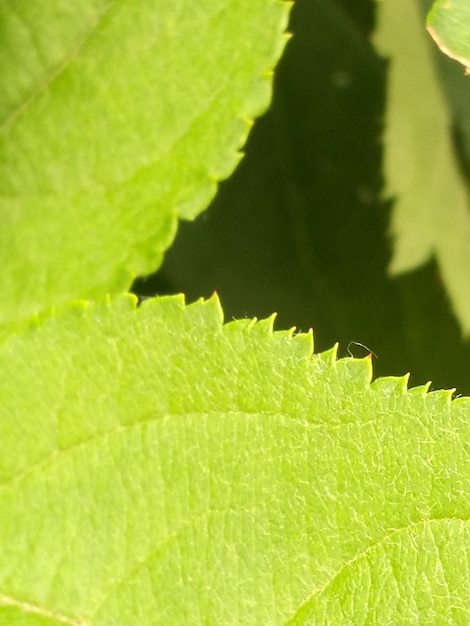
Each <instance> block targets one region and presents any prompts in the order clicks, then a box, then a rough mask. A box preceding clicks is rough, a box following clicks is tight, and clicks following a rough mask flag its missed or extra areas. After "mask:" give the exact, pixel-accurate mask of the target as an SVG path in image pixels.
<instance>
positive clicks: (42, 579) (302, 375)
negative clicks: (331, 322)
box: [0, 297, 470, 626]
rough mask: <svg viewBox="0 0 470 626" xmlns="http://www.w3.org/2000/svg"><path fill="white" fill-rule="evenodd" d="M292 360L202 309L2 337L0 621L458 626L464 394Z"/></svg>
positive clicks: (355, 368)
mask: <svg viewBox="0 0 470 626" xmlns="http://www.w3.org/2000/svg"><path fill="white" fill-rule="evenodd" d="M77 338H80V339H77ZM311 351H312V337H311V335H293V334H292V332H275V333H273V332H272V319H270V320H265V321H262V322H259V323H256V324H255V323H254V321H252V320H242V321H236V322H232V323H230V324H227V325H225V326H222V314H221V310H220V306H219V304H218V301H217V299H216V298H215V297H214V298H212V299H211V300H210V301H207V302H198V303H196V304H194V305H191V306H189V307H187V308H186V307H185V306H184V303H183V300H182V298H181V297H172V298H162V299H155V300H148V301H146V302H144V303H143V304H142V306H141V307H140V308H139V309H137V310H136V309H135V301H134V300H133V299H132V298H129V297H122V298H120V299H118V300H113V301H110V302H106V303H102V304H98V305H86V304H83V305H77V306H75V307H74V308H71V309H68V310H65V311H63V312H62V313H60V314H57V315H56V316H52V317H49V318H47V317H46V318H44V319H42V320H41V321H39V322H38V323H36V324H35V325H30V326H29V327H27V328H25V329H24V330H23V331H22V332H21V333H18V334H16V335H12V336H10V337H9V338H8V339H7V340H5V341H4V342H3V343H2V345H1V346H0V368H1V372H0V373H1V377H0V481H1V485H0V507H1V510H2V515H1V516H0V542H1V549H2V559H1V561H0V623H1V620H2V619H3V623H8V624H9V626H19V625H20V624H21V625H23V624H28V625H29V624H31V626H32V625H33V624H49V623H50V624H57V625H59V624H63V623H65V624H75V625H78V624H81V625H85V626H91V625H93V626H97V625H100V626H101V625H111V624H119V625H125V626H132V625H133V624H135V625H136V626H137V625H139V626H141V625H142V624H145V625H146V626H147V625H149V626H151V625H152V624H207V623H210V624H224V623H237V624H283V623H292V624H303V623H315V624H322V623H324V624H327V623H328V624H331V623H354V624H360V623H378V624H382V623H442V624H448V623H462V624H463V623H467V622H468V617H469V612H468V607H469V606H470V591H469V589H470V585H469V580H468V572H469V563H468V557H467V555H468V554H469V553H470V552H469V548H470V537H469V533H468V518H469V514H470V505H469V502H470V493H469V491H470V488H469V485H470V469H469V465H468V457H469V452H470V450H469V442H470V404H469V402H468V399H465V400H464V399H459V400H455V401H453V402H452V403H451V402H450V398H451V392H436V393H432V394H427V393H426V388H417V389H413V390H411V391H407V390H406V378H401V379H392V378H389V379H379V380H377V381H376V382H374V383H373V384H372V385H371V384H370V379H371V361H370V359H363V360H355V359H350V358H347V359H343V360H340V361H336V359H335V351H334V350H332V351H329V352H327V353H324V354H320V355H316V356H312V355H311Z"/></svg>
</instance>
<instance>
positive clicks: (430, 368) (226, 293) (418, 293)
mask: <svg viewBox="0 0 470 626" xmlns="http://www.w3.org/2000/svg"><path fill="white" fill-rule="evenodd" d="M424 5H425V3H424V1H423V6H422V7H421V8H422V9H423V11H424V10H425V9H426V8H429V6H427V7H426V6H424ZM427 5H429V2H428V3H427ZM375 8H376V7H375V3H374V2H371V1H369V0H361V1H357V2H354V3H350V2H347V1H346V0H344V1H340V0H330V1H329V2H328V3H325V2H323V1H321V0H297V1H296V2H295V5H294V8H293V11H292V14H291V23H290V29H291V31H292V32H293V34H294V37H293V39H292V40H291V42H290V43H289V46H288V47H287V50H286V52H285V54H284V56H283V58H282V60H281V63H280V65H279V67H278V70H277V73H276V77H275V92H274V100H273V103H272V106H271V108H270V110H269V112H268V113H267V114H266V115H265V116H264V117H263V118H262V119H261V120H259V121H258V122H257V123H256V124H255V127H254V130H253V133H252V134H251V136H250V138H249V141H248V144H247V146H246V150H245V152H246V156H245V158H244V160H243V161H242V163H241V165H240V166H239V168H238V169H237V171H236V172H235V174H234V175H233V176H232V177H231V178H230V179H229V180H228V181H226V182H224V183H223V184H222V185H221V186H220V189H219V192H218V194H217V196H216V198H215V200H214V201H213V203H212V205H211V207H210V208H209V210H208V211H207V212H206V213H205V214H204V215H201V217H199V218H198V219H197V220H196V221H195V222H194V223H191V224H189V223H183V224H182V225H181V228H180V230H179V232H178V235H177V238H176V241H175V243H174V245H173V247H172V248H171V249H170V250H169V251H168V252H167V254H166V256H165V260H164V263H163V265H162V267H161V269H160V271H159V272H158V273H157V274H155V275H154V276H150V277H145V278H141V279H139V280H138V281H136V283H135V284H134V290H135V292H136V293H138V294H139V295H141V296H145V295H150V294H154V293H158V294H164V293H176V292H180V291H182V292H184V293H185V294H186V296H187V298H188V299H189V300H191V299H196V298H197V297H199V296H207V295H210V293H211V292H212V291H213V290H217V291H218V293H219V295H220V298H221V301H222V304H223V307H224V310H225V313H226V316H227V317H228V318H230V317H237V318H238V317H244V316H258V317H264V316H266V315H269V314H270V313H271V312H273V311H277V312H278V322H277V327H289V326H297V327H298V328H300V329H302V330H306V329H307V328H309V327H313V328H314V335H315V341H316V350H324V349H326V348H328V347H330V346H331V345H332V344H333V343H334V342H335V341H339V342H340V355H344V354H345V353H346V347H347V344H348V343H349V342H350V341H360V342H363V343H365V344H367V345H368V346H369V347H370V348H371V349H372V350H373V351H374V352H375V353H376V354H377V355H378V359H377V360H376V363H375V365H374V371H375V374H376V375H390V374H402V373H404V372H406V371H410V372H411V374H412V375H411V384H421V383H425V382H426V381H428V380H432V383H433V388H437V387H457V390H458V392H459V393H470V374H469V372H470V368H469V364H470V349H469V346H468V343H467V342H465V341H464V340H463V339H462V332H461V328H460V327H459V325H458V323H457V321H456V318H455V316H454V314H453V313H452V310H451V307H450V304H449V300H448V297H447V295H446V290H445V287H444V284H443V281H442V278H441V275H440V272H439V268H438V266H437V264H436V262H435V261H434V260H433V259H432V258H431V259H430V260H428V261H427V262H426V264H425V265H422V266H421V267H419V268H417V269H415V270H413V271H411V272H408V273H406V274H403V275H401V276H394V277H390V276H389V274H388V267H389V264H390V261H391V254H392V250H391V246H392V237H391V233H390V214H391V210H392V208H393V203H394V201H395V200H394V199H393V198H390V199H387V200H384V197H385V191H386V185H385V181H384V176H383V158H384V153H383V150H384V149H383V145H382V130H383V123H384V117H385V107H386V98H387V89H388V82H387V80H388V68H389V63H390V62H391V61H390V60H388V59H386V58H383V57H380V56H379V54H378V53H377V51H376V50H375V48H374V47H373V45H372V43H371V41H370V40H371V35H372V33H373V30H374V23H375ZM422 28H423V30H424V28H425V26H424V13H423V20H422ZM429 45H430V46H431V47H432V46H433V43H432V41H431V40H430V41H429ZM409 63H410V66H411V65H412V64H413V63H414V59H412V58H410V60H409ZM455 65H457V64H455ZM439 72H441V74H442V76H443V80H444V93H445V96H446V99H447V102H448V106H449V111H450V112H451V116H450V117H449V132H450V131H451V130H454V138H455V137H457V136H461V140H460V146H461V148H460V149H459V141H458V140H457V141H455V144H456V151H457V154H458V155H460V156H459V158H460V165H461V166H462V159H465V154H468V152H469V151H468V150H467V143H466V141H467V139H466V138H467V135H466V134H465V132H464V131H465V129H466V128H467V127H469V126H470V125H468V126H465V124H466V123H467V116H468V114H465V112H464V110H463V108H462V107H461V104H459V102H457V101H456V99H457V95H456V94H458V93H460V94H461V92H462V90H465V91H466V92H467V97H468V89H469V88H470V87H469V86H468V85H467V84H465V86H464V85H461V84H460V83H459V84H458V87H456V86H455V82H456V78H455V75H454V76H453V77H452V78H448V79H447V69H446V68H442V67H440V68H439ZM416 97H417V98H424V99H426V94H420V93H419V92H418V91H417V93H416ZM458 111H460V116H458V115H457V112H458ZM455 120H458V121H460V122H461V120H464V121H465V124H462V123H459V124H458V126H455ZM456 129H457V130H456ZM459 133H460V135H459ZM422 149H423V150H427V147H426V145H425V142H424V143H423V144H422ZM466 150H467V151H466ZM462 169H463V170H464V169H465V168H464V167H462ZM466 180H467V181H468V177H467V179H466ZM469 245H470V244H469ZM356 356H359V354H357V355H356Z"/></svg>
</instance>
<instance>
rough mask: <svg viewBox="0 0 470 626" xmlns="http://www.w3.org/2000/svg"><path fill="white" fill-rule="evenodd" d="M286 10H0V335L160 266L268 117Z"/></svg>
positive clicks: (107, 0)
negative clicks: (180, 230) (3, 327)
mask: <svg viewBox="0 0 470 626" xmlns="http://www.w3.org/2000/svg"><path fill="white" fill-rule="evenodd" d="M288 9H289V5H288V4H287V3H286V2H280V1H278V0H255V1H254V2H250V3H246V2H243V0H236V1H233V0H230V2H229V1H227V0H211V1H210V2H203V3H201V2H199V3H194V2H189V1H188V0H177V1H176V2H163V1H162V0H152V1H151V2H144V1H143V0H137V1H135V0H132V1H130V0H87V1H86V2H71V3H66V4H64V3H62V2H58V1H57V0H55V1H53V2H49V3H47V7H44V3H43V2H39V1H38V0H34V1H33V2H26V1H20V2H16V0H15V1H13V0H11V1H10V0H7V1H6V2H4V3H3V4H2V11H1V14H0V28H1V30H2V42H1V44H0V76H1V81H2V93H3V91H4V93H5V98H4V99H3V100H2V103H1V104H0V213H1V216H2V228H1V230H0V255H1V256H0V261H1V266H2V274H1V284H2V293H3V298H2V304H1V307H0V323H1V322H9V321H11V320H14V319H17V318H19V317H27V316H28V315H31V314H33V313H34V312H35V311H38V310H40V309H42V308H43V307H46V308H47V307H49V306H52V305H56V304H60V303H64V302H66V301H67V300H69V299H73V298H80V297H94V296H101V295H102V294H104V293H117V292H121V291H123V290H126V289H128V288H129V287H130V284H131V282H132V280H133V279H134V278H135V276H136V275H137V274H146V273H149V272H151V271H153V270H155V269H156V268H157V267H158V265H159V263H160V262H161V258H162V254H163V252H164V250H165V249H166V248H167V247H168V245H169V244H170V243H171V241H172V239H173V236H174V233H175V229H176V222H177V218H185V219H192V218H194V217H195V216H196V215H197V214H198V213H199V212H200V211H202V210H203V209H204V208H205V207H206V206H207V204H208V203H209V201H210V199H211V198H212V196H213V195H214V193H215V190H216V184H217V181H219V180H220V179H222V178H225V177H227V176H228V175H229V174H230V173H231V172H232V171H233V169H234V167H235V165H236V164H237V162H238V160H239V158H240V153H239V150H240V148H241V146H242V144H243V142H244V140H245V139H246V136H247V133H248V130H249V128H250V126H251V124H252V117H253V116H255V115H258V114H260V112H261V111H263V110H264V109H265V108H266V106H267V105H268V102H269V98H270V91H271V79H272V68H273V66H274V64H275V63H276V61H277V59H278V58H279V56H280V54H281V51H282V49H283V46H284V44H285V42H286V39H287V38H286V35H285V34H283V31H284V29H285V27H286V21H287V15H288Z"/></svg>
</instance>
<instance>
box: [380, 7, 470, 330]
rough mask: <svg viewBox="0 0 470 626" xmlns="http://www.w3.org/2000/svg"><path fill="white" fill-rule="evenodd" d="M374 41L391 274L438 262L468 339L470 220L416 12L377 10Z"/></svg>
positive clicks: (441, 99)
mask: <svg viewBox="0 0 470 626" xmlns="http://www.w3.org/2000/svg"><path fill="white" fill-rule="evenodd" d="M379 6H380V12H379V16H380V20H379V26H378V30H377V33H376V36H375V39H376V42H377V45H378V48H379V50H380V51H381V52H382V53H383V54H384V55H386V56H387V57H389V58H390V69H389V86H388V106H387V117H386V130H385V159H384V161H385V163H384V166H385V173H386V177H387V190H388V193H389V194H390V195H391V196H393V197H394V198H395V199H396V202H395V204H394V210H393V214H392V223H391V231H392V234H393V241H394V254H393V259H392V262H391V265H390V271H391V272H392V273H393V274H399V273H402V272H407V271H410V270H412V269H414V268H416V267H418V266H419V265H421V264H423V263H425V262H427V261H429V259H430V257H431V256H435V258H436V260H437V262H438V264H439V269H440V272H441V275H442V278H443V281H444V284H445V286H446V289H447V291H448V294H449V296H450V299H451V302H452V307H453V309H454V312H455V314H456V316H457V318H458V319H459V322H460V325H461V327H462V330H463V332H464V334H466V335H468V334H469V333H470V291H469V290H468V287H467V285H468V276H469V275H470V245H469V241H470V213H469V208H468V193H467V188H466V184H465V180H464V178H463V176H462V172H461V171H460V168H459V165H458V161H457V156H456V153H455V150H454V147H453V145H452V140H451V134H450V130H451V123H450V121H449V113H448V108H447V105H446V102H445V100H444V97H443V95H442V93H441V90H440V87H439V84H438V82H437V80H436V73H435V68H434V65H433V62H432V57H431V50H430V47H429V42H428V41H427V38H426V34H425V31H424V29H423V26H422V19H421V14H420V11H419V8H418V5H417V4H416V3H413V2H407V1H406V0H400V1H399V2H382V3H380V5H379Z"/></svg>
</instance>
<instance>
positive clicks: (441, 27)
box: [427, 0, 470, 74]
mask: <svg viewBox="0 0 470 626" xmlns="http://www.w3.org/2000/svg"><path fill="white" fill-rule="evenodd" d="M427 24H428V31H429V33H430V34H431V36H432V38H433V39H434V41H435V42H436V43H437V45H438V46H439V48H440V49H441V50H442V52H444V53H445V54H447V55H448V56H450V57H451V58H452V59H455V60H456V61H459V62H460V63H462V64H463V65H464V66H465V71H466V73H467V74H468V73H469V72H470V6H469V4H468V2H466V1H465V0H435V2H434V4H433V6H432V9H431V10H430V11H429V14H428V19H427Z"/></svg>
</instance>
